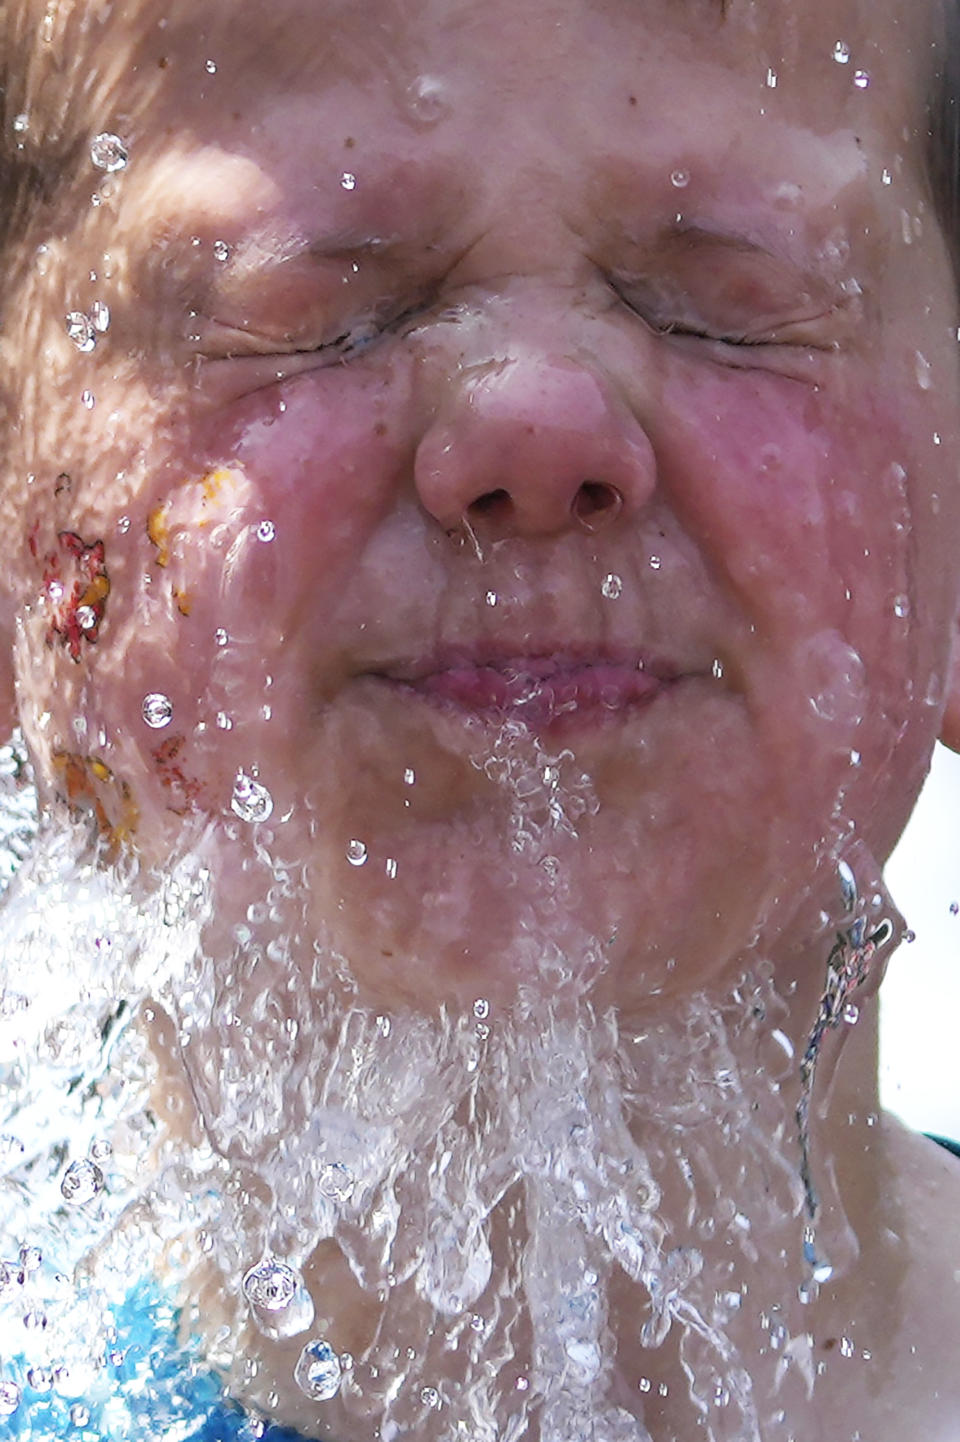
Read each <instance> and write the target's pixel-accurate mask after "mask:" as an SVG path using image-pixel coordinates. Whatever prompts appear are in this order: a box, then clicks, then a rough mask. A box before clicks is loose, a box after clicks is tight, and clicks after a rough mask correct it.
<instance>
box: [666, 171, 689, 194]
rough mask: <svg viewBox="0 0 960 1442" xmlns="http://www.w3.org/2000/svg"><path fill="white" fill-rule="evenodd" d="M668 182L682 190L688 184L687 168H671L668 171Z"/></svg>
mask: <svg viewBox="0 0 960 1442" xmlns="http://www.w3.org/2000/svg"><path fill="white" fill-rule="evenodd" d="M670 184H671V185H672V186H674V187H675V188H676V189H677V190H683V189H685V187H686V186H688V185H689V184H690V172H689V170H672V171H671V172H670Z"/></svg>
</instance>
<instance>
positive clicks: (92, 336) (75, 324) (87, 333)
mask: <svg viewBox="0 0 960 1442" xmlns="http://www.w3.org/2000/svg"><path fill="white" fill-rule="evenodd" d="M63 323H64V326H65V327H66V331H67V335H68V337H69V338H70V340H72V341H73V343H74V345H75V346H76V348H77V350H78V351H82V352H83V353H84V355H89V353H90V351H92V350H93V348H94V346H95V345H96V343H97V333H96V331H95V329H94V325H93V321H92V320H91V319H90V317H89V316H86V315H84V313H83V311H82V310H71V311H68V313H67V315H66V316H65V317H64V322H63Z"/></svg>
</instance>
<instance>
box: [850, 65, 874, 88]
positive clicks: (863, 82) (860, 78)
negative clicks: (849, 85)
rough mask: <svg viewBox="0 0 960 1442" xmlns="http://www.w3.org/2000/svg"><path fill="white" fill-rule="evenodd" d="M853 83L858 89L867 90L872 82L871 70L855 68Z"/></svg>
mask: <svg viewBox="0 0 960 1442" xmlns="http://www.w3.org/2000/svg"><path fill="white" fill-rule="evenodd" d="M853 83H854V85H855V86H856V87H857V89H858V90H866V88H867V86H868V85H869V84H870V72H869V70H855V71H854V72H853Z"/></svg>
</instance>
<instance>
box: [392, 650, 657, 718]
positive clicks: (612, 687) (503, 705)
mask: <svg viewBox="0 0 960 1442" xmlns="http://www.w3.org/2000/svg"><path fill="white" fill-rule="evenodd" d="M376 674H378V675H379V677H380V679H382V680H385V681H387V682H388V683H390V684H391V685H393V686H395V687H397V688H398V689H400V690H401V691H405V692H407V693H408V694H411V695H414V696H418V697H420V698H421V699H423V700H425V701H426V702H428V703H429V704H432V705H434V706H437V707H440V708H441V709H443V710H446V711H455V712H459V713H460V714H461V715H462V716H465V717H473V718H476V719H477V720H480V721H493V722H503V721H505V720H514V721H518V722H521V723H522V724H523V725H525V726H527V727H528V728H529V729H531V730H533V731H537V732H542V731H545V730H555V729H557V728H559V727H563V728H564V729H566V728H567V727H576V726H578V725H588V726H590V725H600V724H603V723H604V722H608V721H613V720H616V719H622V718H623V717H624V716H625V715H627V714H629V713H631V712H633V711H635V710H637V709H640V708H643V707H647V706H649V705H651V704H652V702H653V701H655V700H656V698H657V696H659V695H660V694H661V692H663V691H664V690H665V689H666V688H667V687H669V686H672V685H674V684H675V683H676V682H677V681H678V680H680V679H681V676H680V674H679V673H678V671H677V669H676V668H675V667H673V666H671V665H669V664H667V663H665V662H663V661H662V660H658V659H655V658H653V657H646V656H641V655H636V656H630V657H612V656H604V655H599V656H598V655H591V656H578V655H571V654H563V653H550V654H537V655H522V656H505V657H493V656H489V655H468V654H463V653H461V654H450V655H445V656H438V657H431V658H429V659H424V660H422V661H419V662H413V663H411V664H409V665H406V666H398V667H395V668H394V667H391V668H389V669H388V670H385V671H381V672H379V673H376Z"/></svg>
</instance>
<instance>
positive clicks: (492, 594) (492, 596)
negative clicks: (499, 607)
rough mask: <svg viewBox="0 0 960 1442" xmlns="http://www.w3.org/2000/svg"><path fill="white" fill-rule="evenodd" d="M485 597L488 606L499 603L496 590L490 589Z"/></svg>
mask: <svg viewBox="0 0 960 1442" xmlns="http://www.w3.org/2000/svg"><path fill="white" fill-rule="evenodd" d="M483 599H484V600H485V601H486V603H487V605H488V606H495V605H496V604H497V593H496V591H488V592H487V594H486V595H485V596H484V598H483Z"/></svg>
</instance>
